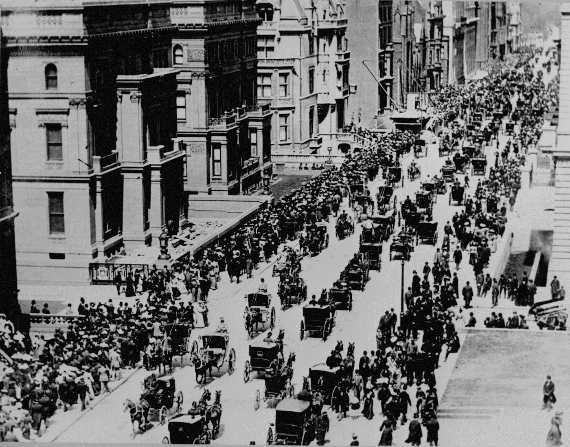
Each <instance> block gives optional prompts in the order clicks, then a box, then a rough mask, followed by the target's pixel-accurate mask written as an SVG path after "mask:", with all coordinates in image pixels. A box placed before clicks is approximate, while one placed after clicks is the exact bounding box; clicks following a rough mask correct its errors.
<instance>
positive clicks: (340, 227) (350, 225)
mask: <svg viewBox="0 0 570 447" xmlns="http://www.w3.org/2000/svg"><path fill="white" fill-rule="evenodd" d="M335 230H336V237H337V238H338V239H340V240H343V239H345V238H346V237H348V236H350V235H351V234H352V233H354V222H353V221H352V218H351V217H350V216H349V215H348V214H344V213H343V214H341V215H340V216H339V218H338V219H337V221H336V225H335Z"/></svg>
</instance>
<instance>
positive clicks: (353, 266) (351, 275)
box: [340, 253, 370, 290]
mask: <svg viewBox="0 0 570 447" xmlns="http://www.w3.org/2000/svg"><path fill="white" fill-rule="evenodd" d="M369 272H370V267H369V266H368V263H367V260H366V258H365V257H364V255H363V254H362V253H356V254H355V255H354V257H353V258H352V259H351V260H350V261H349V263H348V264H347V266H346V267H345V268H344V270H343V271H342V272H341V274H340V280H341V281H344V282H346V283H347V284H348V286H349V287H350V288H351V289H353V290H364V287H365V286H366V283H367V282H368V280H369V279H370V273H369Z"/></svg>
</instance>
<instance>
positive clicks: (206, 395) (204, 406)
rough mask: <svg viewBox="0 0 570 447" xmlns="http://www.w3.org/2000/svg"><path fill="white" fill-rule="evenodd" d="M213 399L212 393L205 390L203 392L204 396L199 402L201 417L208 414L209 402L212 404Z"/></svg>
mask: <svg viewBox="0 0 570 447" xmlns="http://www.w3.org/2000/svg"><path fill="white" fill-rule="evenodd" d="M211 398H212V393H211V392H210V390H208V389H205V390H204V391H203V392H202V396H200V399H199V400H198V410H199V411H200V414H201V415H204V414H205V413H206V409H207V408H208V402H210V399H211Z"/></svg>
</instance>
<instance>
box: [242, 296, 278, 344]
mask: <svg viewBox="0 0 570 447" xmlns="http://www.w3.org/2000/svg"><path fill="white" fill-rule="evenodd" d="M245 299H246V300H247V305H246V306H245V310H244V317H245V322H246V323H245V329H246V331H247V333H248V334H249V335H250V336H252V335H253V334H255V333H258V332H260V331H266V330H267V329H273V328H274V327H275V306H272V305H271V295H270V294H269V293H266V292H263V293H261V292H256V293H248V294H247V295H246V296H245Z"/></svg>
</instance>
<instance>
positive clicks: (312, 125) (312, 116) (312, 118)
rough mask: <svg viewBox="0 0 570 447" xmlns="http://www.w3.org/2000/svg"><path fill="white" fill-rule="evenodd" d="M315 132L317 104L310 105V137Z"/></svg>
mask: <svg viewBox="0 0 570 447" xmlns="http://www.w3.org/2000/svg"><path fill="white" fill-rule="evenodd" d="M314 134H315V106H311V107H309V137H311V138H312V137H313V135H314Z"/></svg>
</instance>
